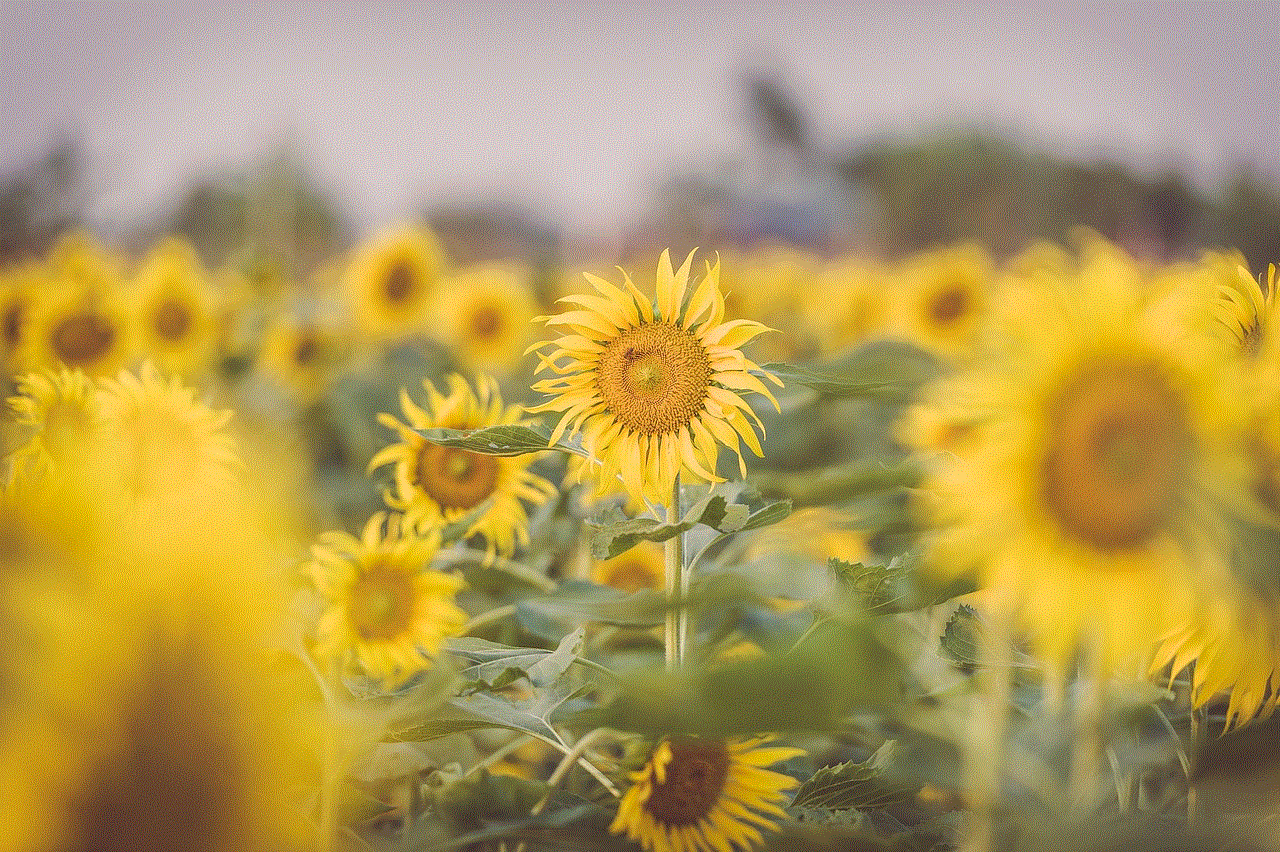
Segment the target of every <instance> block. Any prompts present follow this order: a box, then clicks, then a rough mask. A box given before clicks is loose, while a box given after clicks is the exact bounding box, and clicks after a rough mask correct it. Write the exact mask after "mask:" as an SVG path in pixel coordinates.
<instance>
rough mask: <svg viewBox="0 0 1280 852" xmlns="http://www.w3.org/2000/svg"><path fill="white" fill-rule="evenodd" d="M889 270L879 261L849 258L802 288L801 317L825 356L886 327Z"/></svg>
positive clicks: (835, 263) (849, 346)
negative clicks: (886, 293) (886, 292)
mask: <svg viewBox="0 0 1280 852" xmlns="http://www.w3.org/2000/svg"><path fill="white" fill-rule="evenodd" d="M888 280H889V275H888V272H887V271H886V270H885V269H884V268H883V267H881V266H880V265H879V264H877V263H873V262H870V261H867V260H862V259H854V258H846V259H844V260H841V261H837V262H834V263H830V264H828V265H827V266H826V267H824V268H823V269H822V270H821V271H820V272H819V273H818V274H817V276H816V277H815V280H814V282H813V284H812V286H807V287H802V288H801V289H800V293H799V298H800V305H799V316H800V317H801V318H802V319H803V320H804V327H805V329H806V330H807V331H808V332H809V333H810V334H812V335H813V336H814V337H815V338H816V340H817V348H818V351H820V352H821V353H822V354H824V355H836V354H839V353H841V352H844V351H846V350H848V349H850V348H852V347H853V346H855V345H857V344H859V343H861V342H863V341H865V340H867V339H869V338H871V337H873V336H875V335H876V334H878V333H880V332H881V331H882V330H883V329H884V326H885V322H886V320H887V313H888V308H889V305H888V302H887V300H886V298H885V291H886V285H887V283H888Z"/></svg>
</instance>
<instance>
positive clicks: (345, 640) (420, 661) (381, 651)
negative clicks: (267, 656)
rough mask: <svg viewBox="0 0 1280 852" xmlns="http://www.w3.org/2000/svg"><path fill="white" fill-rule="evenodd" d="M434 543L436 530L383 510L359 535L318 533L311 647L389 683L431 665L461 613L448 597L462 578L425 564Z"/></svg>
mask: <svg viewBox="0 0 1280 852" xmlns="http://www.w3.org/2000/svg"><path fill="white" fill-rule="evenodd" d="M384 525H385V526H386V533H385V535H384V533H383V527H384ZM439 544H440V537H439V534H437V533H434V532H433V533H429V534H425V535H420V534H417V533H415V532H413V531H411V530H410V529H405V528H404V526H403V523H402V521H401V519H397V518H396V517H394V516H392V517H388V516H387V515H385V514H384V513H381V512H379V513H378V514H376V515H374V516H373V517H372V518H370V519H369V522H368V523H367V524H365V527H364V530H363V532H362V533H361V535H360V538H358V539H357V538H355V537H353V536H351V535H348V534H347V533H344V532H329V533H325V534H323V535H321V536H320V539H319V541H318V542H317V543H316V544H315V546H313V547H312V549H311V553H312V561H311V564H310V566H309V569H308V570H309V571H310V574H311V578H312V580H313V581H314V583H315V585H316V588H317V589H318V590H319V592H320V594H321V595H323V596H324V598H325V599H326V601H327V607H326V609H325V611H324V613H323V615H321V616H320V621H319V623H318V624H317V626H316V650H317V652H318V653H319V654H320V655H321V656H323V657H327V658H330V659H338V660H349V661H350V660H353V661H355V662H356V663H358V664H359V666H360V667H361V668H362V669H363V670H364V672H365V673H366V674H368V675H369V676H370V677H374V678H378V679H381V680H384V681H386V682H389V683H403V682H404V681H406V680H408V679H409V678H410V677H412V676H413V675H415V674H417V673H418V672H421V671H424V670H426V669H429V668H431V667H432V661H433V659H434V658H435V657H436V656H437V655H438V654H439V653H440V649H441V648H442V647H444V640H445V638H446V637H448V636H456V635H458V633H459V632H460V631H461V630H462V626H463V625H464V624H466V621H467V614H466V613H465V612H463V611H462V610H461V609H459V608H458V606H457V604H455V603H454V596H455V595H457V593H458V591H459V590H460V589H461V588H462V587H463V585H464V583H463V581H462V578H461V577H458V576H456V575H454V574H445V573H442V572H440V571H434V570H432V569H430V568H428V567H427V566H428V564H429V563H430V562H431V559H432V557H434V556H435V554H436V550H437V548H438V547H439Z"/></svg>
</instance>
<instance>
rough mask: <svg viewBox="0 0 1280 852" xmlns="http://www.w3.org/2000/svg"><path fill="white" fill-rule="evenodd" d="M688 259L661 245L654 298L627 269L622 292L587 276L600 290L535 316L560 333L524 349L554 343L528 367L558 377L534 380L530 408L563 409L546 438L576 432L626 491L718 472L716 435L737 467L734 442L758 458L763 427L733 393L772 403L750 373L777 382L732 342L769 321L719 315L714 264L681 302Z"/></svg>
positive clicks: (659, 492)
mask: <svg viewBox="0 0 1280 852" xmlns="http://www.w3.org/2000/svg"><path fill="white" fill-rule="evenodd" d="M692 262H693V253H692V252H690V253H689V256H688V257H687V258H685V261H684V264H683V265H681V267H680V269H679V270H678V271H673V270H672V268H671V255H670V254H669V253H668V252H665V251H664V252H663V253H662V257H661V259H660V260H659V261H658V278H657V300H656V304H651V303H650V302H649V300H648V299H646V298H644V296H642V295H641V293H640V291H639V290H638V289H636V286H635V284H633V283H632V281H631V278H630V276H628V275H627V274H626V273H625V272H624V273H623V279H624V283H625V285H626V288H627V289H626V291H623V290H621V289H619V288H618V287H616V286H614V285H613V284H610V283H609V282H607V281H605V280H604V279H602V278H597V277H596V276H594V275H588V276H587V280H588V281H590V282H591V284H592V286H594V287H595V289H596V290H597V291H598V292H599V294H600V295H598V296H596V295H584V296H566V297H565V298H564V301H568V302H572V303H574V304H576V305H580V306H581V310H572V311H567V312H565V313H563V314H559V315H557V316H553V317H546V318H544V321H545V323H546V324H547V325H548V326H552V325H562V326H566V327H567V329H568V331H569V333H568V334H565V335H563V336H561V337H560V338H559V339H557V340H553V341H545V342H543V343H540V344H536V345H535V347H534V348H535V349H541V348H543V347H545V346H554V347H555V349H554V350H553V351H552V352H551V355H550V357H548V356H546V355H545V354H540V355H539V360H540V364H539V366H538V371H539V372H543V371H549V372H551V373H554V374H556V377H555V378H549V379H543V380H541V381H538V382H536V383H535V384H534V385H533V388H534V390H537V391H540V392H542V393H545V394H550V395H551V397H552V398H551V399H549V400H547V401H546V402H544V403H542V404H541V405H539V406H537V407H535V408H531V409H529V410H530V411H534V412H538V411H557V412H562V413H563V416H562V417H561V418H560V422H559V423H558V424H557V425H556V428H555V430H554V431H553V432H552V436H551V443H552V444H554V443H555V442H556V441H557V440H559V438H560V436H561V435H562V434H564V433H565V431H566V430H568V431H569V432H570V433H571V434H580V435H581V436H582V446H583V449H584V450H585V451H586V452H587V454H588V455H589V456H590V457H591V458H592V459H593V461H595V462H596V463H598V465H599V470H598V471H596V474H597V476H598V477H599V480H600V481H601V482H602V483H610V482H613V481H614V480H615V479H616V478H621V480H622V483H623V485H624V486H625V487H626V490H627V493H628V494H629V495H631V496H632V497H633V498H634V499H643V498H646V497H647V498H650V499H652V500H655V501H657V502H659V503H662V504H664V505H665V504H666V503H667V502H668V501H670V499H671V492H672V488H673V486H674V483H675V479H676V477H677V476H678V475H681V474H683V475H685V476H687V477H690V478H693V479H696V480H698V481H703V482H722V481H724V480H723V479H722V478H721V477H720V476H717V475H716V458H717V454H718V447H719V445H720V444H724V445H726V446H728V447H729V448H730V449H731V450H732V451H733V452H734V453H735V454H737V456H738V467H739V470H740V472H741V473H742V475H743V476H746V473H747V466H746V462H745V460H744V459H743V457H742V450H741V448H740V441H741V443H745V444H746V445H747V446H748V447H749V448H750V449H751V451H752V452H754V453H755V454H756V455H757V456H760V455H763V453H764V451H763V450H762V449H761V447H760V439H759V438H758V437H757V435H756V429H759V430H760V433H761V435H763V433H764V424H763V423H761V422H760V418H759V417H758V416H757V415H756V413H755V412H754V411H753V410H752V409H751V405H750V404H749V403H748V402H747V401H746V400H745V399H743V397H742V396H741V392H742V391H753V392H755V393H758V394H761V395H762V396H764V397H765V398H766V399H768V400H769V401H770V402H772V403H773V404H774V406H775V407H776V406H777V404H778V403H777V400H776V399H774V397H773V394H772V393H770V392H769V389H768V388H766V387H765V385H764V383H763V382H761V381H760V379H759V378H757V377H756V376H755V375H754V374H753V373H760V374H761V375H763V376H765V377H766V378H768V379H769V380H771V381H772V382H773V383H774V384H776V385H778V386H779V387H781V385H782V383H781V382H780V381H778V379H777V378H776V377H775V376H773V375H771V374H769V373H765V372H763V371H762V370H761V369H760V367H759V366H757V365H756V364H754V363H753V362H751V361H748V360H747V359H746V358H745V357H744V356H743V354H742V351H741V350H740V349H739V347H740V346H742V345H743V344H744V343H746V342H747V341H749V340H751V339H752V338H754V337H756V336H757V335H759V334H761V333H763V332H765V331H768V330H769V329H768V328H766V327H765V326H763V325H761V324H760V323H758V322H755V321H753V320H734V321H732V322H724V298H723V297H722V296H721V295H720V290H719V280H720V264H719V261H717V262H716V265H715V266H708V267H707V272H706V276H705V277H704V278H703V279H702V281H701V283H699V284H698V286H697V287H696V288H695V289H694V290H693V294H692V296H691V297H690V298H689V299H688V304H687V305H686V302H685V297H686V291H687V289H688V286H689V267H690V265H691V264H692Z"/></svg>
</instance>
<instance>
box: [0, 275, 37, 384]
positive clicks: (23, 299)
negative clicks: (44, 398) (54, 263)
mask: <svg viewBox="0 0 1280 852" xmlns="http://www.w3.org/2000/svg"><path fill="white" fill-rule="evenodd" d="M47 286H48V273H47V272H46V270H45V268H44V267H43V266H42V265H41V264H39V263H27V264H23V265H22V266H15V267H11V268H8V269H5V270H3V272H0V353H2V354H0V364H2V365H3V366H4V368H5V369H7V370H8V371H9V372H11V373H13V372H17V371H18V370H20V369H21V368H22V361H21V357H22V355H23V353H24V348H23V341H24V340H25V339H26V336H27V329H28V327H29V326H30V324H31V307H32V305H33V304H34V302H35V300H36V298H37V297H38V295H39V294H40V293H41V292H42V291H43V290H44V288H46V287H47Z"/></svg>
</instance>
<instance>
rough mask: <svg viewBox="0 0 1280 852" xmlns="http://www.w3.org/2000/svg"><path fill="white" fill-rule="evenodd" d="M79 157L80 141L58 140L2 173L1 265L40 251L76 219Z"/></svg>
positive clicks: (79, 203) (80, 170) (79, 200)
mask: <svg viewBox="0 0 1280 852" xmlns="http://www.w3.org/2000/svg"><path fill="white" fill-rule="evenodd" d="M81 161H82V157H81V151H80V146H79V143H77V142H74V141H68V142H61V143H58V144H56V145H54V146H53V147H52V148H51V149H50V150H49V151H48V152H47V153H45V154H44V155H42V156H40V157H38V158H37V159H35V160H33V161H32V162H30V163H28V164H26V165H23V166H21V167H19V168H18V169H17V170H15V171H14V172H13V173H12V174H11V175H8V176H3V177H0V264H3V263H12V262H15V261H19V260H22V259H24V258H30V257H35V256H37V255H40V254H42V253H43V252H44V251H45V249H47V248H48V247H49V246H50V245H51V244H52V243H53V241H54V240H55V239H56V238H57V236H58V234H59V233H61V232H62V231H64V230H66V229H67V228H70V227H73V226H74V225H75V224H77V223H78V222H79V221H80V209H81V206H82V204H83V195H84V193H83V181H82V175H83V168H82V166H81Z"/></svg>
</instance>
